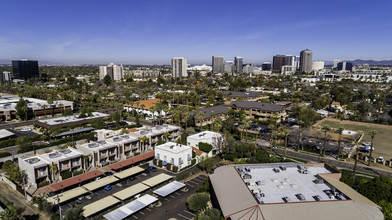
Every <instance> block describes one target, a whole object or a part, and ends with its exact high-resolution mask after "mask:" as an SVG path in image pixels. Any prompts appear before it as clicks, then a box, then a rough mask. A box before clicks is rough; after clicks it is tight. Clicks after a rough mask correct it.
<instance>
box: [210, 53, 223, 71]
mask: <svg viewBox="0 0 392 220" xmlns="http://www.w3.org/2000/svg"><path fill="white" fill-rule="evenodd" d="M223 71H224V65H223V57H222V56H212V73H213V74H217V73H223Z"/></svg>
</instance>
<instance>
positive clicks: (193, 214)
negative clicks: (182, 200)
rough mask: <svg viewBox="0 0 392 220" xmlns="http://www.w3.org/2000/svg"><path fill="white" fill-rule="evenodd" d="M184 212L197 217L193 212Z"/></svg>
mask: <svg viewBox="0 0 392 220" xmlns="http://www.w3.org/2000/svg"><path fill="white" fill-rule="evenodd" d="M184 212H186V213H188V214H190V215H192V216H195V214H193V213H192V212H188V211H187V210H184Z"/></svg>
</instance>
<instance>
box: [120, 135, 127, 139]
mask: <svg viewBox="0 0 392 220" xmlns="http://www.w3.org/2000/svg"><path fill="white" fill-rule="evenodd" d="M121 138H123V139H129V136H128V135H122V136H121Z"/></svg>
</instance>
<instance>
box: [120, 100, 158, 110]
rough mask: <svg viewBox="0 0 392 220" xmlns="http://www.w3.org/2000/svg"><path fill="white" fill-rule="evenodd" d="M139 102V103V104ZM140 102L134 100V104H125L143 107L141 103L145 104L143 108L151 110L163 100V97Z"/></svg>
mask: <svg viewBox="0 0 392 220" xmlns="http://www.w3.org/2000/svg"><path fill="white" fill-rule="evenodd" d="M138 102H139V105H138V104H137V103H138ZM138 102H134V103H133V105H131V104H124V106H126V107H134V108H136V107H137V108H142V107H141V105H142V104H143V105H144V107H143V109H147V110H149V109H150V108H151V107H153V106H154V107H155V105H156V104H157V103H158V102H162V100H161V99H148V100H140V101H138Z"/></svg>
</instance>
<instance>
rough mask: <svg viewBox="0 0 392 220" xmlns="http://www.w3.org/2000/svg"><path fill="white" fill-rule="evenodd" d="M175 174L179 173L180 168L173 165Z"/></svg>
mask: <svg viewBox="0 0 392 220" xmlns="http://www.w3.org/2000/svg"><path fill="white" fill-rule="evenodd" d="M173 172H175V173H177V172H178V166H174V165H173Z"/></svg>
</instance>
